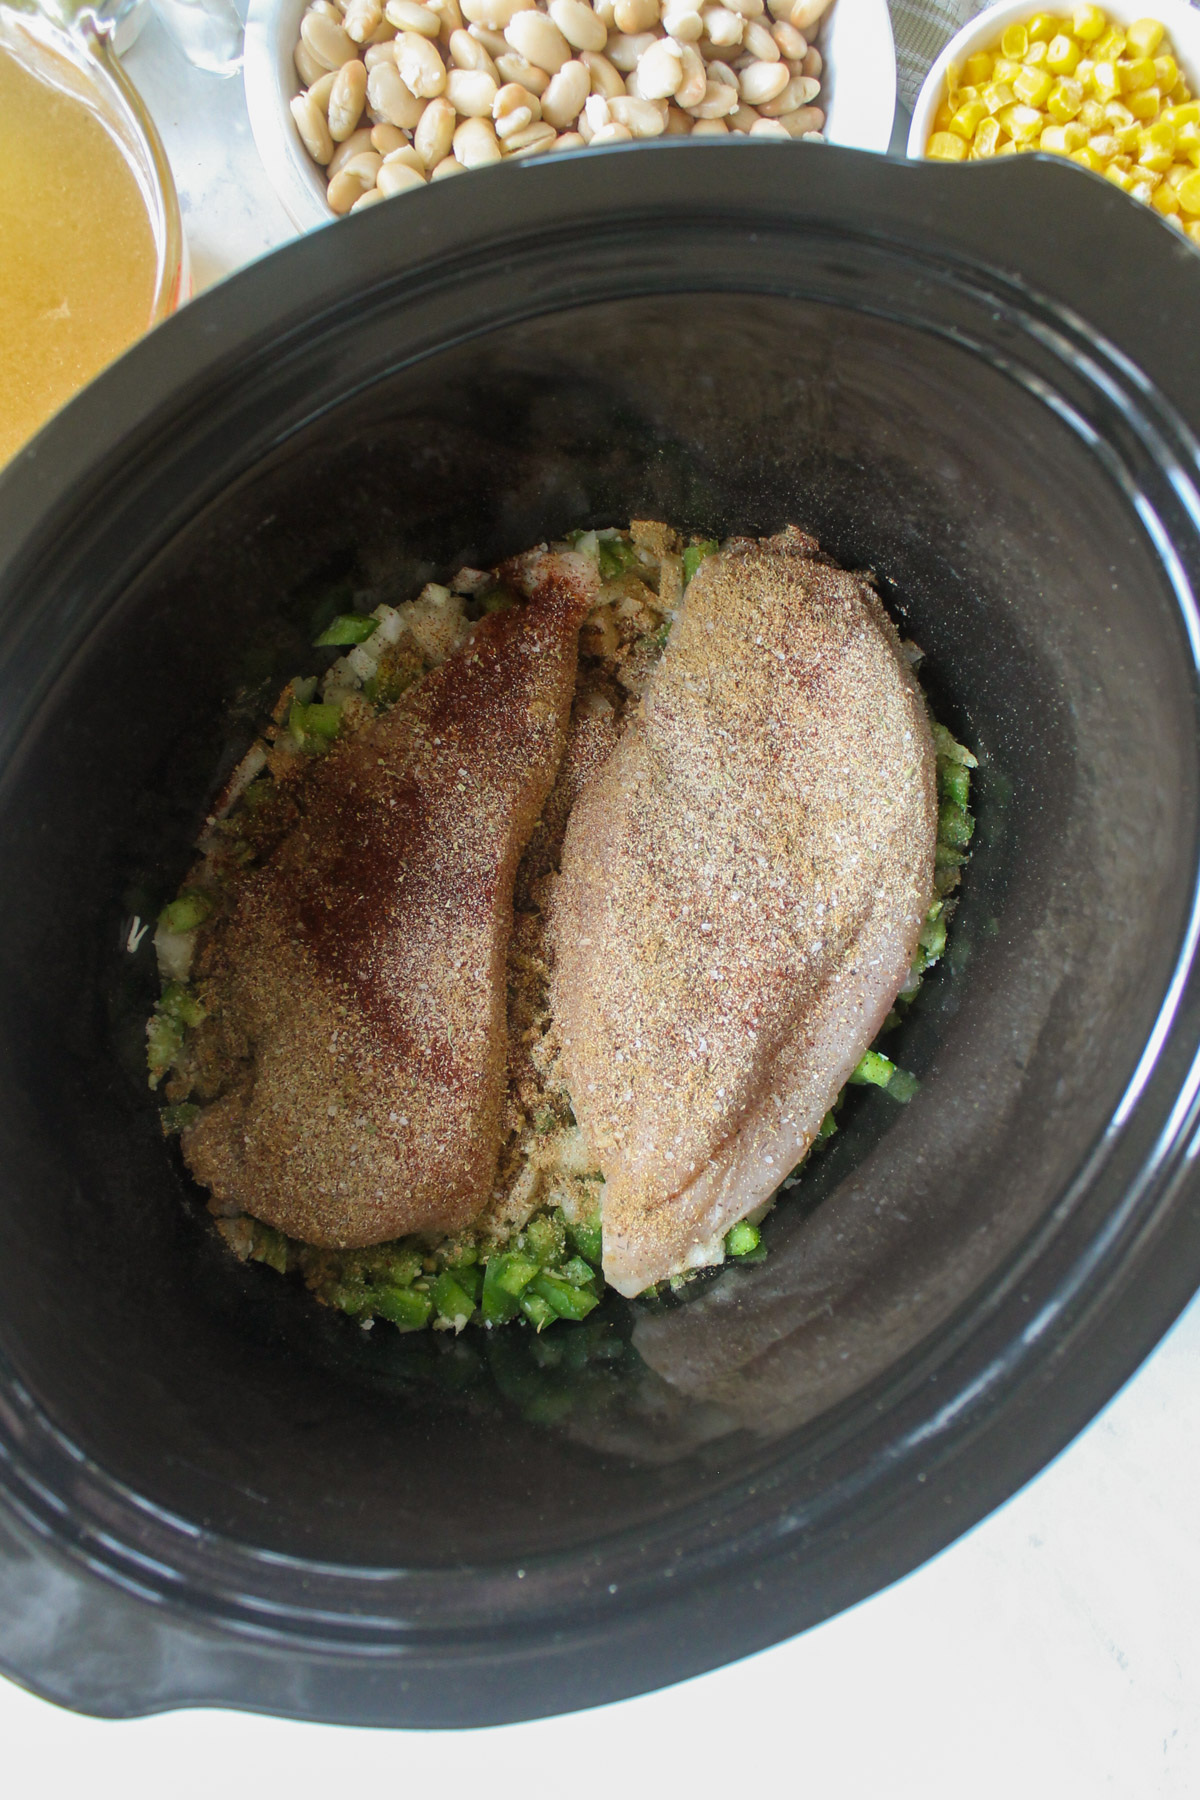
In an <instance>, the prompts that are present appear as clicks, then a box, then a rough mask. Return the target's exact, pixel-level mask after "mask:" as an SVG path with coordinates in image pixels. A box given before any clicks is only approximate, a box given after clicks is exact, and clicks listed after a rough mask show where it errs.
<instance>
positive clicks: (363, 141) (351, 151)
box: [325, 125, 377, 181]
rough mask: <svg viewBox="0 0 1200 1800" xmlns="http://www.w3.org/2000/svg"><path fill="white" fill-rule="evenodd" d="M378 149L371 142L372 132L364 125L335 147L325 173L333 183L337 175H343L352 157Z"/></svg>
mask: <svg viewBox="0 0 1200 1800" xmlns="http://www.w3.org/2000/svg"><path fill="white" fill-rule="evenodd" d="M376 148H377V146H376V145H375V144H372V142H371V132H370V130H369V128H368V127H367V126H365V125H363V126H361V127H360V128H359V130H358V131H352V132H351V133H350V136H349V137H348V138H344V139H343V140H342V142H341V143H340V144H335V145H334V150H333V155H332V157H331V158H330V160H329V166H328V168H327V169H326V171H325V173H326V175H327V177H328V178H329V180H330V181H332V180H333V178H334V176H335V175H340V174H341V172H342V170H343V169H344V168H345V166H346V164H347V163H348V162H349V161H350V158H351V157H352V156H357V155H358V154H359V152H360V151H363V150H374V149H376Z"/></svg>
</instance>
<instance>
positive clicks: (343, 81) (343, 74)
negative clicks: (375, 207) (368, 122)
mask: <svg viewBox="0 0 1200 1800" xmlns="http://www.w3.org/2000/svg"><path fill="white" fill-rule="evenodd" d="M366 104H367V69H366V64H365V63H360V62H359V60H358V58H357V57H355V59H354V61H353V62H348V63H343V64H342V66H341V68H340V69H339V70H338V72H337V74H336V75H335V76H334V79H333V90H332V92H331V93H330V96H329V135H330V137H331V138H332V139H333V141H334V143H335V144H344V143H345V141H346V139H347V138H348V137H349V136H350V134H351V132H353V131H357V129H358V121H359V120H360V119H361V118H362V110H363V107H364V106H365V105H366ZM371 185H372V183H370V182H368V183H367V186H368V187H370V186H371Z"/></svg>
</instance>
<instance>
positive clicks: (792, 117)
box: [779, 106, 825, 138]
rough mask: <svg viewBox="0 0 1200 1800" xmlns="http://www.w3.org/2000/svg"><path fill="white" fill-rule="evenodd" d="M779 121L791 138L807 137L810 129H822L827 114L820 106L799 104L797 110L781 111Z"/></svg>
mask: <svg viewBox="0 0 1200 1800" xmlns="http://www.w3.org/2000/svg"><path fill="white" fill-rule="evenodd" d="M779 123H780V124H781V125H782V126H783V129H784V130H785V131H786V132H787V134H788V136H789V137H791V138H802V137H807V136H808V134H809V132H810V131H820V129H821V127H822V126H823V125H824V123H825V114H824V113H823V112H822V111H821V108H820V107H819V106H798V107H797V108H796V110H795V112H790V113H780V114H779Z"/></svg>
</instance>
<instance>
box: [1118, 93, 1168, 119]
mask: <svg viewBox="0 0 1200 1800" xmlns="http://www.w3.org/2000/svg"><path fill="white" fill-rule="evenodd" d="M1125 98H1126V104H1127V105H1128V107H1129V110H1130V112H1131V113H1132V114H1133V116H1134V118H1135V119H1141V120H1143V121H1145V120H1147V119H1157V117H1158V115H1159V113H1160V112H1161V111H1162V95H1161V94H1160V93H1159V91H1158V89H1157V88H1156V87H1148V88H1142V89H1140V91H1139V92H1138V93H1136V94H1127V95H1126V97H1125Z"/></svg>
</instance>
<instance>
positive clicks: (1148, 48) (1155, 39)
mask: <svg viewBox="0 0 1200 1800" xmlns="http://www.w3.org/2000/svg"><path fill="white" fill-rule="evenodd" d="M1165 36H1166V28H1165V27H1164V26H1162V25H1160V24H1159V22H1158V20H1157V19H1135V20H1134V22H1133V24H1132V25H1129V26H1127V27H1126V29H1125V37H1126V41H1127V42H1128V44H1129V46H1130V48H1131V49H1132V50H1133V51H1134V53H1135V54H1136V55H1137V56H1153V55H1154V52H1155V51H1156V50H1157V49H1158V46H1159V45H1160V44H1161V43H1162V41H1163V38H1164V37H1165Z"/></svg>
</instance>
